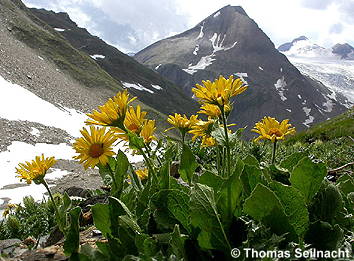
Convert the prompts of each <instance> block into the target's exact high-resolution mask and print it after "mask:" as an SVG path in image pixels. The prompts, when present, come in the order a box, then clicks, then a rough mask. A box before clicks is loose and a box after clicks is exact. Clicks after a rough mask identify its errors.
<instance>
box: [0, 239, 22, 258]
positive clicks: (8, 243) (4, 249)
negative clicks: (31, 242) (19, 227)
mask: <svg viewBox="0 0 354 261" xmlns="http://www.w3.org/2000/svg"><path fill="white" fill-rule="evenodd" d="M21 242H22V241H21V240H20V239H18V238H12V239H5V240H0V254H1V255H3V254H4V255H6V256H12V253H13V251H14V250H15V248H16V247H18V246H19V245H20V244H21Z"/></svg>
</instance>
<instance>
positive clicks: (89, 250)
mask: <svg viewBox="0 0 354 261" xmlns="http://www.w3.org/2000/svg"><path fill="white" fill-rule="evenodd" d="M82 255H84V256H85V257H86V258H87V259H83V258H82ZM82 260H90V261H96V260H97V261H106V260H108V259H107V257H106V256H104V254H103V253H102V252H101V251H99V250H97V249H96V248H93V247H91V246H90V245H89V244H85V245H82V246H81V248H80V261H82Z"/></svg>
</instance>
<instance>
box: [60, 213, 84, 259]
mask: <svg viewBox="0 0 354 261" xmlns="http://www.w3.org/2000/svg"><path fill="white" fill-rule="evenodd" d="M80 214H81V208H80V207H76V208H73V209H72V210H70V212H69V217H70V226H69V228H68V230H67V231H66V233H65V241H64V253H65V255H67V256H69V255H72V254H74V253H78V250H79V246H80V234H79V229H80V224H79V218H80Z"/></svg>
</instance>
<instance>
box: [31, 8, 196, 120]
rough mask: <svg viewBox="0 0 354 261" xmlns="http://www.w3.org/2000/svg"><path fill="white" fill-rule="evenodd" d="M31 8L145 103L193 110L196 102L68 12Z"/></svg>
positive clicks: (166, 110)
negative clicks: (89, 29) (71, 16)
mask: <svg viewBox="0 0 354 261" xmlns="http://www.w3.org/2000/svg"><path fill="white" fill-rule="evenodd" d="M30 10H31V12H32V13H33V14H34V15H35V16H36V17H38V18H39V19H41V20H42V21H44V22H46V23H48V24H49V25H50V26H51V27H52V29H53V30H55V31H56V32H57V33H59V34H60V35H61V36H63V37H64V38H65V39H66V40H68V41H69V42H70V44H71V45H72V46H73V47H75V48H76V49H77V50H80V52H82V53H85V54H87V56H86V58H87V59H90V60H91V62H95V63H96V64H98V65H99V66H100V67H101V68H102V69H103V70H104V71H105V72H106V73H108V74H109V75H110V76H111V77H112V78H114V79H115V80H116V81H117V82H119V83H120V84H121V85H122V86H123V87H124V88H128V89H129V91H130V92H131V93H132V94H134V95H136V96H137V97H138V98H139V100H141V101H142V102H144V103H145V104H147V105H149V106H151V107H153V108H154V109H156V110H158V111H160V112H162V113H165V114H169V113H173V112H177V111H179V112H181V113H186V114H190V113H192V112H195V111H196V109H197V106H196V102H195V101H194V100H193V99H191V98H190V97H188V96H186V95H185V94H184V93H183V92H182V91H181V90H180V89H179V88H178V87H177V86H175V85H174V84H173V83H171V82H169V81H168V80H166V79H164V78H163V77H161V76H160V75H159V74H158V73H156V72H155V71H153V70H151V69H149V68H147V67H145V66H143V65H141V64H140V63H138V62H137V61H135V60H134V59H133V58H132V57H130V56H128V55H126V54H124V53H122V52H120V51H119V50H118V49H116V48H115V47H113V46H111V45H109V44H107V43H105V42H104V41H103V40H101V39H100V38H98V37H96V36H93V35H91V34H90V33H89V32H88V31H87V30H86V29H84V28H79V27H78V26H77V25H76V23H74V22H73V21H72V20H71V19H70V17H69V15H68V14H66V13H55V12H53V11H47V10H44V9H30Z"/></svg>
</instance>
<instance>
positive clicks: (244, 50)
mask: <svg viewBox="0 0 354 261" xmlns="http://www.w3.org/2000/svg"><path fill="white" fill-rule="evenodd" d="M135 58H136V59H137V60H138V61H139V62H141V63H143V64H145V65H147V66H149V67H150V68H155V69H156V70H157V71H158V72H159V73H161V75H163V76H165V77H166V78H168V79H170V80H171V81H173V82H175V83H176V84H178V85H180V86H181V87H182V88H183V89H184V91H185V92H186V93H187V94H188V95H192V94H191V91H190V89H191V87H192V86H194V84H195V83H200V82H201V80H207V79H209V80H214V79H215V78H216V77H217V76H218V75H220V74H222V75H224V76H226V77H228V76H229V75H236V76H238V77H242V78H243V79H244V80H245V81H247V82H248V84H249V86H250V87H249V89H248V90H247V91H246V92H245V93H243V94H242V95H241V96H240V97H238V98H237V101H236V102H235V110H234V112H233V114H232V115H231V118H232V121H234V122H237V123H239V124H240V126H243V125H248V126H253V124H254V123H255V122H256V121H258V120H259V119H261V118H262V117H263V116H266V115H271V116H275V117H277V118H279V119H284V118H290V119H291V122H292V123H293V124H294V125H295V126H296V127H298V128H300V129H301V128H305V127H308V126H310V125H311V124H312V123H314V122H319V121H323V120H325V119H327V118H328V117H332V116H334V115H337V114H339V113H341V112H343V111H345V110H346V108H345V107H344V106H343V105H341V102H342V101H343V100H345V98H344V97H340V98H339V97H338V98H337V101H336V100H334V99H331V98H330V97H329V96H328V95H330V94H331V91H330V90H328V89H327V88H326V87H325V86H324V85H322V84H321V83H320V82H317V81H315V80H313V79H310V78H308V77H306V76H303V75H302V74H301V73H300V72H299V71H298V69H297V68H296V67H294V66H293V65H292V64H291V63H290V62H289V61H288V59H287V58H286V57H285V56H284V55H283V54H281V53H280V52H279V51H278V50H277V49H276V48H275V46H274V44H273V43H272V42H271V40H270V39H269V38H268V37H267V35H265V34H264V33H263V32H262V30H261V29H260V28H259V27H258V25H257V24H256V23H255V22H254V21H253V20H252V19H251V18H249V17H248V15H247V14H246V12H245V11H244V10H243V9H242V8H241V7H235V6H226V7H224V8H222V9H220V10H218V11H217V12H215V13H213V14H212V15H210V16H209V17H207V18H206V19H205V20H203V21H202V22H200V23H199V24H198V25H196V26H195V27H194V28H192V29H190V30H188V31H185V32H183V33H181V34H178V35H176V36H173V37H170V38H167V39H164V40H161V41H159V42H156V43H154V44H152V45H150V46H149V47H147V48H145V49H144V50H142V51H140V52H139V53H137V54H136V55H135ZM329 103H330V104H331V107H328V106H327V104H329Z"/></svg>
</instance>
